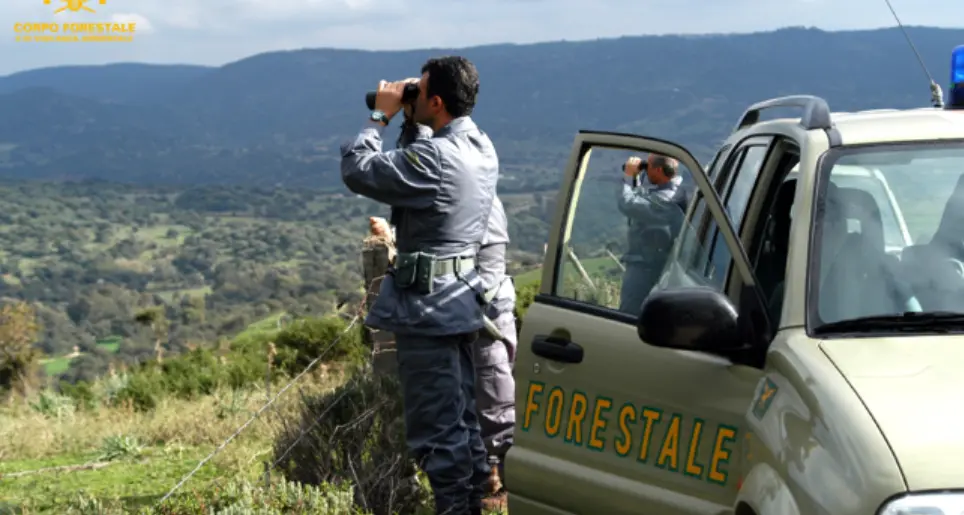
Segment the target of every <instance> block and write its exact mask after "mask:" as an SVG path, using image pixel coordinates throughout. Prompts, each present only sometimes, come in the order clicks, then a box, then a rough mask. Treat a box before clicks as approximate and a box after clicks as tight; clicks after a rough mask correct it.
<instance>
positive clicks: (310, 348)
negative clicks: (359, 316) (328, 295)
mask: <svg viewBox="0 0 964 515" xmlns="http://www.w3.org/2000/svg"><path fill="white" fill-rule="evenodd" d="M347 328H348V322H346V321H345V320H344V319H342V318H341V317H338V316H326V317H322V318H301V319H298V320H296V321H294V322H292V324H291V325H290V326H288V327H286V328H285V329H284V330H282V331H281V332H280V333H278V336H277V338H275V345H276V346H277V349H278V356H277V358H276V360H277V364H278V368H279V369H281V370H283V371H285V372H287V373H288V374H292V375H293V374H297V373H299V372H301V371H302V370H304V368H305V367H306V366H308V364H309V363H310V362H311V361H312V360H314V359H316V358H317V357H318V356H321V355H322V353H325V354H324V355H325V357H324V358H323V360H324V361H326V362H334V361H347V362H350V363H353V364H360V363H363V362H365V360H366V359H367V358H368V355H369V351H368V349H367V348H366V347H365V345H364V344H363V343H362V332H361V324H356V325H355V327H353V328H352V330H350V331H348V332H347V333H345V330H346V329H347ZM342 333H345V334H342ZM339 337H340V339H339V340H338V342H337V343H336V344H335V345H334V346H331V343H332V342H333V341H335V339H336V338H339Z"/></svg>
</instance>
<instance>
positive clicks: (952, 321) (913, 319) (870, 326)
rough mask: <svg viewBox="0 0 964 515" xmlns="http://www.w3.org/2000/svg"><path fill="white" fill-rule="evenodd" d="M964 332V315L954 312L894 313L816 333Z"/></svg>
mask: <svg viewBox="0 0 964 515" xmlns="http://www.w3.org/2000/svg"><path fill="white" fill-rule="evenodd" d="M955 329H957V330H961V331H964V313H955V312H953V311H927V312H924V313H916V312H912V311H908V312H906V313H893V314H890V315H873V316H866V317H858V318H851V319H848V320H840V321H837V322H830V323H827V324H823V325H820V326H817V327H816V328H815V329H814V332H819V333H830V332H834V333H836V332H854V333H862V332H887V331H895V332H900V331H912V332H933V333H948V332H951V331H953V330H955Z"/></svg>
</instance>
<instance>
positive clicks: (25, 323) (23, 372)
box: [0, 302, 42, 395]
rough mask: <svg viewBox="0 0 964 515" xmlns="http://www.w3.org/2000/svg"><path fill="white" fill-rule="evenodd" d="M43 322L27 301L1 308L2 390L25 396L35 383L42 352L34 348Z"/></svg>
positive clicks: (0, 366) (0, 354)
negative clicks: (39, 321)
mask: <svg viewBox="0 0 964 515" xmlns="http://www.w3.org/2000/svg"><path fill="white" fill-rule="evenodd" d="M39 333H40V324H39V323H37V314H36V311H34V309H33V307H31V306H30V305H29V304H27V303H26V302H17V303H13V304H6V305H4V306H3V307H2V308H0V389H3V390H15V391H18V392H19V393H20V394H22V395H25V394H26V393H27V391H28V389H29V388H30V387H31V386H33V385H34V381H35V379H36V377H37V370H38V365H39V363H40V357H41V356H42V353H41V352H40V351H38V350H37V349H35V348H34V343H35V342H36V341H37V336H38V334H39Z"/></svg>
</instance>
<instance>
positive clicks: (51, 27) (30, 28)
mask: <svg viewBox="0 0 964 515" xmlns="http://www.w3.org/2000/svg"><path fill="white" fill-rule="evenodd" d="M13 30H14V32H57V31H58V30H60V26H59V25H57V24H56V23H14V24H13Z"/></svg>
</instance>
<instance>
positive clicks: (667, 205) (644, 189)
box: [616, 175, 686, 263]
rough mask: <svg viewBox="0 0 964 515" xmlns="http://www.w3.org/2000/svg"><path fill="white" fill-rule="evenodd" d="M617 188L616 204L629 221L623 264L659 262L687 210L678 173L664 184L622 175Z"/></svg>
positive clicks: (671, 242)
mask: <svg viewBox="0 0 964 515" xmlns="http://www.w3.org/2000/svg"><path fill="white" fill-rule="evenodd" d="M624 179H625V180H624V181H623V184H621V185H620V187H619V194H618V196H617V201H616V205H617V207H618V208H619V211H620V212H621V213H622V214H623V215H625V216H626V218H627V220H628V226H629V227H628V230H627V249H626V253H625V254H623V256H622V261H623V262H624V263H651V262H654V261H655V262H659V263H662V262H663V260H664V259H665V258H666V256H667V253H668V252H669V250H670V248H671V247H672V245H673V239H674V238H675V236H676V234H677V233H679V230H680V228H681V226H682V224H683V216H684V213H685V211H686V198H685V197H686V195H685V188H683V187H681V183H682V180H683V179H682V177H680V176H679V175H677V176H676V177H673V178H672V179H670V181H669V182H667V183H666V184H663V185H660V186H656V185H654V184H652V183H650V182H649V181H646V182H645V183H644V184H642V185H638V186H637V181H636V180H635V179H633V178H630V177H625V178H624Z"/></svg>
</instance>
